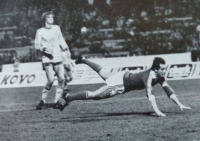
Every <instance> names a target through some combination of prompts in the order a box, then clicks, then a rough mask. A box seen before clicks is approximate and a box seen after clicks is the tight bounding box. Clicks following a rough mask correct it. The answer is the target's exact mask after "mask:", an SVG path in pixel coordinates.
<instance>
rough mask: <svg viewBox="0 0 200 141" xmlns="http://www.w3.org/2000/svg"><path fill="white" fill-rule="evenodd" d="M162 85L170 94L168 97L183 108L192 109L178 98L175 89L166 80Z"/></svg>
mask: <svg viewBox="0 0 200 141" xmlns="http://www.w3.org/2000/svg"><path fill="white" fill-rule="evenodd" d="M162 87H163V89H164V91H165V92H166V94H167V95H168V97H169V98H170V99H172V100H173V101H174V102H175V103H176V104H177V105H178V106H179V108H180V109H181V110H183V109H191V108H190V107H187V106H185V105H183V104H182V103H181V102H180V101H179V100H178V98H177V96H176V95H175V92H174V90H173V89H172V88H171V87H170V86H169V85H168V83H167V82H166V81H164V82H163V84H162Z"/></svg>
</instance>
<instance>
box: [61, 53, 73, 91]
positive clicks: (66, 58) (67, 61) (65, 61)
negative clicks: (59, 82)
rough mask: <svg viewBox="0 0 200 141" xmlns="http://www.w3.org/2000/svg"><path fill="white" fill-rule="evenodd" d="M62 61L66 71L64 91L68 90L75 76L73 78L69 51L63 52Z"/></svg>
mask: <svg viewBox="0 0 200 141" xmlns="http://www.w3.org/2000/svg"><path fill="white" fill-rule="evenodd" d="M62 60H63V65H64V69H65V81H64V90H66V91H67V90H68V85H67V84H68V82H70V81H72V79H73V76H72V71H71V67H70V63H71V53H70V51H69V50H67V51H63V52H62Z"/></svg>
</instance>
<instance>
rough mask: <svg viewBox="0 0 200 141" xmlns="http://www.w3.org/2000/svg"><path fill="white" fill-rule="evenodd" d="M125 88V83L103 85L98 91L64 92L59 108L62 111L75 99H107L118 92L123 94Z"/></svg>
mask: <svg viewBox="0 0 200 141" xmlns="http://www.w3.org/2000/svg"><path fill="white" fill-rule="evenodd" d="M123 90H124V87H123V85H120V86H111V87H110V86H107V85H105V86H102V87H101V88H99V89H98V90H96V91H93V92H92V91H81V92H78V93H76V94H68V93H65V94H63V98H62V99H60V100H59V102H58V108H59V109H60V111H62V110H63V109H64V108H65V106H67V105H68V104H69V102H72V101H74V100H100V99H106V98H110V97H113V96H116V95H118V94H122V93H123Z"/></svg>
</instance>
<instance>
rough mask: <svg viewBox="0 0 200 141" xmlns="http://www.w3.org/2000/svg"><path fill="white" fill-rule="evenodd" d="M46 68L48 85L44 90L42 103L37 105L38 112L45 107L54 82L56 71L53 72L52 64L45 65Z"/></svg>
mask: <svg viewBox="0 0 200 141" xmlns="http://www.w3.org/2000/svg"><path fill="white" fill-rule="evenodd" d="M44 67H45V72H46V76H47V83H46V85H45V87H44V88H43V90H42V100H41V101H40V103H39V104H38V105H37V107H36V109H37V110H41V109H42V107H43V106H44V104H45V102H46V99H47V96H48V93H49V91H50V89H51V87H52V85H53V82H54V70H53V66H52V64H50V63H45V64H44Z"/></svg>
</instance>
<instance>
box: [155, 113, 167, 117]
mask: <svg viewBox="0 0 200 141" xmlns="http://www.w3.org/2000/svg"><path fill="white" fill-rule="evenodd" d="M156 114H157V115H158V116H159V117H166V115H165V114H164V113H162V112H157V113H156Z"/></svg>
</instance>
